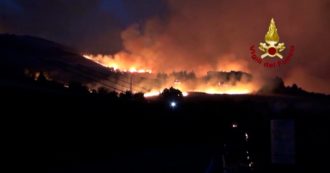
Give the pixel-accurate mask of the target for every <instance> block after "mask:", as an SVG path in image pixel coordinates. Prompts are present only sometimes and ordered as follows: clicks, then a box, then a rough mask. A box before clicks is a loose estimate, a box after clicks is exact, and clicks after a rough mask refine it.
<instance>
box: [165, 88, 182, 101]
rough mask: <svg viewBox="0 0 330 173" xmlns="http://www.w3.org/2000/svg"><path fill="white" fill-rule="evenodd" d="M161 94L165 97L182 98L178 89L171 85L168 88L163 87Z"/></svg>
mask: <svg viewBox="0 0 330 173" xmlns="http://www.w3.org/2000/svg"><path fill="white" fill-rule="evenodd" d="M161 96H162V97H163V98H165V99H182V98H183V94H182V92H181V91H180V90H178V89H175V88H173V87H171V88H169V89H167V88H166V89H164V90H163V92H162V93H161Z"/></svg>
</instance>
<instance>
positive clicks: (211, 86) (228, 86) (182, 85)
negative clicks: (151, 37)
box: [84, 55, 255, 97]
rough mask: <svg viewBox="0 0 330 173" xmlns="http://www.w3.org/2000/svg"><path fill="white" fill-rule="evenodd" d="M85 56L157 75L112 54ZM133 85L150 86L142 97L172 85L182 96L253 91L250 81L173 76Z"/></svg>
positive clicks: (122, 68) (118, 68)
mask: <svg viewBox="0 0 330 173" xmlns="http://www.w3.org/2000/svg"><path fill="white" fill-rule="evenodd" d="M84 57H85V58H87V59H89V60H92V61H94V62H96V63H98V64H100V65H102V66H104V67H108V68H112V69H113V70H115V71H120V72H127V73H132V74H140V75H143V74H148V75H149V77H150V75H151V76H154V77H155V76H157V74H154V73H153V71H152V69H151V68H142V66H143V65H141V64H138V63H136V62H135V63H133V64H130V63H128V62H125V61H121V60H120V59H116V58H114V57H112V56H106V55H84ZM133 85H139V87H140V88H150V90H149V91H144V93H145V94H144V97H156V96H159V95H160V94H161V92H162V91H163V90H164V89H165V88H169V87H172V86H173V87H174V88H177V89H179V90H181V91H182V92H183V96H184V97H186V96H188V95H189V94H188V93H189V92H203V93H207V94H230V95H237V94H251V93H253V92H254V91H255V84H253V83H252V82H241V81H239V82H236V81H230V80H229V82H228V83H225V84H220V82H217V81H211V83H210V82H209V83H205V82H203V81H202V80H201V79H199V78H194V80H193V81H191V80H189V82H185V81H180V80H178V79H175V78H170V79H168V80H167V81H166V82H164V83H162V85H161V86H159V85H154V84H153V83H152V82H149V83H148V82H146V83H137V82H133Z"/></svg>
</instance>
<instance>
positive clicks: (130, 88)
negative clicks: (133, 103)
mask: <svg viewBox="0 0 330 173" xmlns="http://www.w3.org/2000/svg"><path fill="white" fill-rule="evenodd" d="M129 90H130V92H131V93H132V94H133V73H131V78H130V83H129Z"/></svg>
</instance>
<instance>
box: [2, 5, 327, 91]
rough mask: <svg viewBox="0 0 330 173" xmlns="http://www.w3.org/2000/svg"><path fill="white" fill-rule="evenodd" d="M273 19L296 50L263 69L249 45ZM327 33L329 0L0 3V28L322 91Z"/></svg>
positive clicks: (147, 60) (151, 61)
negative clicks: (288, 57) (273, 66)
mask: <svg viewBox="0 0 330 173" xmlns="http://www.w3.org/2000/svg"><path fill="white" fill-rule="evenodd" d="M272 17H274V18H275V21H276V24H277V27H278V29H279V35H280V41H283V42H285V43H286V44H287V46H289V45H294V46H295V47H296V52H295V55H294V57H293V60H292V62H291V63H290V64H289V65H286V66H285V67H281V68H276V69H266V68H264V67H262V66H260V65H259V66H258V65H256V63H255V62H253V61H251V59H249V56H250V55H249V53H250V52H249V47H250V46H251V45H252V44H259V42H262V41H264V35H265V33H266V31H267V28H268V25H269V21H270V19H271V18H272ZM329 31H330V0H314V1H312V0H290V1H288V0H276V1H274V0H49V1H48V0H0V32H8V33H16V34H28V35H33V36H39V37H43V38H46V39H49V40H53V41H56V42H59V43H62V44H65V45H67V46H70V47H74V48H77V49H78V50H80V51H82V52H88V53H93V54H114V53H117V55H120V56H121V57H124V58H123V59H124V60H127V61H128V62H138V63H141V64H143V65H145V66H147V67H149V66H151V68H154V69H160V70H169V69H170V70H172V69H173V70H180V69H182V70H196V71H198V70H200V71H201V69H207V70H223V69H228V67H229V68H231V67H235V68H234V70H244V71H247V72H250V73H252V74H253V75H254V76H279V77H282V78H284V79H285V82H286V83H287V84H293V83H297V84H298V85H299V86H302V87H303V88H305V89H307V90H309V91H317V92H325V93H330V85H329V84H330V78H329V76H330V68H329V65H330V54H329V53H328V50H329V49H330V44H328V43H329V41H330V33H329ZM118 52H119V53H118ZM114 57H116V56H114ZM117 57H118V56H117Z"/></svg>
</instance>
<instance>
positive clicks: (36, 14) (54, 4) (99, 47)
mask: <svg viewBox="0 0 330 173" xmlns="http://www.w3.org/2000/svg"><path fill="white" fill-rule="evenodd" d="M165 12H166V4H165V3H164V2H163V1H161V0H138V1H136V0H50V1H48V0H28V1H26V0H0V32H9V33H16V34H28V35H33V36H39V37H43V38H46V39H50V40H53V41H56V42H59V43H62V44H65V45H68V46H71V47H74V48H77V49H79V50H83V51H87V52H92V53H111V52H115V51H118V50H120V49H121V38H120V33H121V31H122V30H123V29H124V28H126V27H127V26H129V25H131V24H132V23H142V22H143V21H145V20H146V19H148V18H149V17H150V16H155V15H157V16H163V15H164V14H165Z"/></svg>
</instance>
